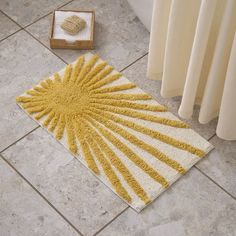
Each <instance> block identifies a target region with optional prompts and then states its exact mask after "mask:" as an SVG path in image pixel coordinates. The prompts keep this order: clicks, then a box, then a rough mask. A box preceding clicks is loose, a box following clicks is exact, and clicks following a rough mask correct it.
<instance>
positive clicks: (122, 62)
mask: <svg viewBox="0 0 236 236" xmlns="http://www.w3.org/2000/svg"><path fill="white" fill-rule="evenodd" d="M62 9H80V10H88V9H89V10H94V11H95V21H96V23H95V49H94V50H92V51H91V52H93V53H98V54H99V55H100V56H101V57H102V58H103V59H105V60H107V61H108V62H109V64H113V65H114V66H115V67H116V69H118V70H121V69H123V68H124V67H125V66H127V65H128V64H130V63H132V62H133V61H135V60H136V59H137V58H139V57H140V56H142V55H144V54H145V53H147V51H148V44H149V32H148V31H147V30H146V29H145V27H144V26H143V25H142V23H141V22H140V21H139V20H138V18H137V17H136V16H135V14H134V13H133V11H132V9H131V8H130V6H129V5H128V3H127V1H126V0H118V1H110V0H80V1H73V2H72V3H70V4H68V5H66V6H65V7H63V8H62ZM51 17H52V16H51V15H50V16H47V17H45V18H43V19H41V20H39V21H38V22H36V23H34V24H33V25H31V26H29V27H28V28H27V30H28V31H29V32H30V33H31V34H32V35H34V36H35V37H36V38H38V39H39V40H40V41H41V42H42V43H43V44H44V45H46V46H47V47H49V40H48V37H49V29H50V27H51ZM53 51H54V52H55V53H56V54H57V55H59V56H60V57H61V58H63V59H64V60H65V61H67V62H68V63H70V62H72V61H74V60H75V59H76V58H77V57H78V56H79V55H80V54H82V53H85V52H86V51H83V50H67V49H56V50H53Z"/></svg>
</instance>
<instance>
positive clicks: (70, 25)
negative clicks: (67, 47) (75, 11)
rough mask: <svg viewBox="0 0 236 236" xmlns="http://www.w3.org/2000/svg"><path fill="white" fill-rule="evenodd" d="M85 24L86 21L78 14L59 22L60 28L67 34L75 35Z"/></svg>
mask: <svg viewBox="0 0 236 236" xmlns="http://www.w3.org/2000/svg"><path fill="white" fill-rule="evenodd" d="M85 26H86V21H85V20H84V19H82V18H81V17H79V16H76V15H72V16H69V17H67V18H66V19H65V20H64V21H63V22H62V24H61V28H62V29H63V30H64V31H66V32H67V33H68V34H71V35H75V34H77V33H78V32H79V31H80V30H82V29H83V28H84V27H85Z"/></svg>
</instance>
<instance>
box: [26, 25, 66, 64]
mask: <svg viewBox="0 0 236 236" xmlns="http://www.w3.org/2000/svg"><path fill="white" fill-rule="evenodd" d="M23 30H24V31H25V32H26V33H27V34H29V35H30V36H31V37H32V38H34V39H35V40H36V41H37V42H39V43H40V44H41V45H42V46H43V47H45V48H46V49H48V50H49V51H50V52H51V53H52V54H53V55H54V56H56V57H57V58H59V59H60V60H61V61H62V62H64V63H65V64H68V62H66V61H65V60H64V59H62V58H61V57H60V56H58V55H57V54H56V53H55V52H53V51H52V50H51V48H49V47H47V46H46V45H44V44H43V43H42V42H41V41H40V40H39V39H37V38H36V37H35V36H34V35H33V34H31V33H30V32H29V31H28V30H27V29H23Z"/></svg>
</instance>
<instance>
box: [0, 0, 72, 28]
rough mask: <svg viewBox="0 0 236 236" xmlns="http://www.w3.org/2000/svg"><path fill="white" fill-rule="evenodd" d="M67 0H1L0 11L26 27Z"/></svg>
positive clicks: (67, 0)
mask: <svg viewBox="0 0 236 236" xmlns="http://www.w3.org/2000/svg"><path fill="white" fill-rule="evenodd" d="M67 2H69V0H40V1H38V0H11V1H9V0H1V5H0V10H2V11H3V12H4V13H6V14H7V15H8V16H9V17H11V18H12V19H13V20H14V21H16V22H17V23H18V24H20V25H21V26H26V25H28V24H30V23H32V22H34V21H35V20H37V19H39V18H40V17H42V16H44V15H46V14H48V13H50V12H51V11H53V10H54V9H56V8H58V7H60V6H62V5H64V4H65V3H67Z"/></svg>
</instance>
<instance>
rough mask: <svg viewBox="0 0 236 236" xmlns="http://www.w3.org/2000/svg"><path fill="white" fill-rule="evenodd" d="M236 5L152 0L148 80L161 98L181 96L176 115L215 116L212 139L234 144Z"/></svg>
mask: <svg viewBox="0 0 236 236" xmlns="http://www.w3.org/2000/svg"><path fill="white" fill-rule="evenodd" d="M235 30H236V0H154V8H153V15H152V26H151V38H150V48H149V58H148V71H147V74H148V77H149V78H151V79H156V80H159V79H161V80H162V87H161V95H162V96H163V97H172V96H179V95H182V101H181V105H180V108H179V115H180V117H182V118H187V119H188V118H191V116H192V113H193V107H194V104H199V105H200V106H201V108H200V113H199V122H200V123H203V124H204V123H207V122H209V121H210V120H212V119H213V118H215V117H217V116H219V119H218V125H217V129H216V133H217V135H218V136H219V137H221V138H223V139H226V140H235V139H236V34H235Z"/></svg>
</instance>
